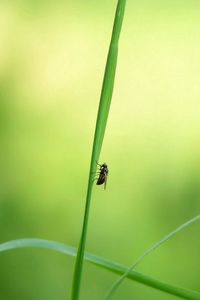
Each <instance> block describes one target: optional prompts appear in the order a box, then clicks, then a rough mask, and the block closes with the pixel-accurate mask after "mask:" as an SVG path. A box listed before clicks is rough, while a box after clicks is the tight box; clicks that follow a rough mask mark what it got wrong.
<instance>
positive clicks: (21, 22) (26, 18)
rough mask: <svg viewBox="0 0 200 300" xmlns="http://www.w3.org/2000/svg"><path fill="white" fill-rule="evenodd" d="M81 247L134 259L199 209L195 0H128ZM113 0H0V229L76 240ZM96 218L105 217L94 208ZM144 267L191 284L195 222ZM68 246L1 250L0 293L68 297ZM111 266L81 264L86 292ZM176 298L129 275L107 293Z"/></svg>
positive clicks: (106, 281) (194, 279) (104, 283)
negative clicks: (102, 181)
mask: <svg viewBox="0 0 200 300" xmlns="http://www.w3.org/2000/svg"><path fill="white" fill-rule="evenodd" d="M128 2H130V3H128V5H127V11H126V16H125V22H124V28H123V32H122V38H121V41H120V52H119V64H118V68H117V78H116V84H115V91H114V96H113V102H112V107H111V111H110V118H109V122H108V127H107V131H106V138H105V141H104V145H103V152H102V156H101V162H104V161H106V162H107V163H108V165H109V167H110V175H109V180H108V188H107V190H106V192H104V191H103V189H101V188H99V187H98V188H95V189H94V198H93V203H92V210H91V219H90V226H89V236H88V241H87V249H88V250H89V251H90V252H94V253H96V254H98V255H102V256H105V257H107V258H111V259H113V260H118V261H119V262H122V263H125V264H128V265H130V264H132V263H133V262H134V260H135V259H136V258H137V257H138V256H139V255H140V254H141V253H142V252H144V250H145V249H146V248H147V247H149V246H150V245H151V244H152V243H153V242H155V241H156V240H158V239H159V238H161V237H162V236H163V235H165V234H166V233H168V232H169V231H170V230H173V229H174V228H175V227H176V226H178V225H179V224H181V223H183V222H185V221H186V220H187V219H189V218H191V217H193V216H195V215H197V214H198V213H199V210H200V203H199V199H200V184H199V183H200V182H199V181H200V176H199V174H200V156H199V152H200V141H199V130H200V122H199V115H200V103H199V94H200V88H199V75H198V74H199V69H200V51H199V47H200V35H199V23H200V21H199V14H198V8H199V5H200V3H198V2H197V1H184V2H183V1H180V0H177V1H164V2H163V1H158V0H157V1H153V0H151V1H146V0H144V1H140V2H137V3H134V1H132V2H131V1H128ZM115 4H116V1H114V0H113V1H99V2H98V3H96V2H94V1H84V2H83V1H76V2H73V1H61V0H60V1H57V2H55V1H47V0H43V1H23V0H15V1H1V3H0V27H1V31H0V99H1V100H0V154H1V155H0V164H1V173H0V179H1V180H0V227H1V235H0V239H1V242H4V241H7V240H10V239H16V238H22V237H40V238H45V239H52V240H57V241H61V242H67V243H68V244H72V245H74V246H77V244H78V241H79V236H80V228H81V224H82V218H83V208H84V201H85V193H86V183H87V176H88V168H89V161H90V154H91V145H92V139H93V134H94V126H95V120H96V114H97V106H98V101H99V93H100V88H101V83H102V77H103V70H104V65H105V58H106V53H107V48H108V44H109V39H110V34H111V28H112V21H113V16H114V10H115ZM102 220H103V222H102ZM198 226H199V225H198V224H196V225H194V227H192V228H190V229H188V230H187V231H185V232H184V233H182V234H180V236H177V237H176V238H174V239H173V240H171V241H169V242H168V243H167V244H166V245H164V246H163V247H162V248H161V249H159V250H158V251H156V252H155V253H154V254H152V255H151V256H150V257H148V258H147V259H146V261H145V262H143V264H142V265H141V267H140V268H139V270H141V271H143V272H146V273H147V274H149V275H152V276H156V277H158V278H160V279H162V280H166V281H169V282H171V283H174V284H177V285H182V286H185V287H188V288H192V289H196V290H199V289H200V286H199V280H198V278H199V276H200V269H199V266H198V263H197V261H198V258H199V257H198V256H199V247H200V244H199V239H198V229H199V227H198ZM73 264H74V260H73V259H71V258H66V257H63V256H60V255H58V254H52V253H49V252H48V251H45V250H28V249H26V250H17V251H16V252H8V253H4V254H1V255H0V265H1V271H0V278H1V280H0V297H1V299H4V300H11V299H20V300H23V299H24V300H25V299H33V300H34V299H37V300H40V299H42V300H45V299H48V300H49V299H52V300H53V299H66V295H67V294H68V293H69V289H70V287H71V276H72V272H73ZM115 278H116V276H115V275H112V274H108V273H107V272H105V271H102V270H98V269H97V268H95V267H93V266H88V265H87V264H86V265H85V271H84V284H83V291H82V296H83V297H82V299H96V300H98V299H101V297H102V295H103V293H104V292H105V290H106V289H107V288H108V287H109V286H110V284H111V283H112V282H113V280H114V279H115ZM133 296H135V298H137V299H146V298H148V299H154V300H155V299H159V300H165V299H172V298H173V297H171V296H169V295H165V294H163V293H160V292H158V291H154V290H150V289H148V288H146V287H144V286H141V285H139V284H135V285H133V284H132V283H130V282H128V281H127V282H126V283H125V284H124V285H123V287H122V288H121V289H120V290H119V291H118V292H117V293H116V296H115V299H127V300H128V299H132V298H133Z"/></svg>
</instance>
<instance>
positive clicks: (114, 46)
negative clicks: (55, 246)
mask: <svg viewBox="0 0 200 300" xmlns="http://www.w3.org/2000/svg"><path fill="white" fill-rule="evenodd" d="M125 3H126V0H118V5H117V9H116V14H115V20H114V25H113V32H112V37H111V42H110V47H109V52H108V57H107V62H106V68H105V73H104V80H103V85H102V91H101V97H100V103H99V110H98V115H97V122H96V130H95V135H94V142H93V149H92V157H91V163H90V172H89V179H88V189H87V196H86V204H85V212H84V219H83V226H82V233H81V238H80V243H79V248H78V253H77V258H76V263H75V269H74V277H73V282H72V294H71V299H72V300H78V299H79V293H80V284H81V276H82V269H83V258H84V252H85V244H86V236H87V228H88V219H89V210H90V202H91V195H92V187H93V175H92V174H94V173H95V171H96V161H98V160H99V155H100V151H101V147H102V143H103V138H104V133H105V128H106V124H107V118H108V113H109V108H110V103H111V98H112V93H113V87H114V79H115V71H116V64H117V54H118V42H119V36H120V32H121V26H122V21H123V16H124V9H125Z"/></svg>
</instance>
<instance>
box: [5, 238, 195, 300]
mask: <svg viewBox="0 0 200 300" xmlns="http://www.w3.org/2000/svg"><path fill="white" fill-rule="evenodd" d="M18 248H43V249H49V250H53V251H57V252H60V253H63V254H65V255H69V256H76V254H77V249H76V248H74V247H71V246H68V245H65V244H62V243H58V242H54V241H48V240H42V239H19V240H13V241H9V242H6V243H2V244H0V252H4V251H8V250H14V249H18ZM84 259H85V260H86V261H88V262H90V263H92V264H94V265H96V266H98V267H100V268H104V269H106V270H108V271H111V272H113V273H116V274H119V275H121V274H124V272H126V271H127V270H129V268H128V267H126V266H123V265H121V264H118V263H116V262H113V261H111V260H108V259H105V258H103V257H100V256H96V255H94V254H91V253H87V252H86V253H85V257H84ZM127 277H128V278H129V279H131V280H134V281H136V282H139V283H141V284H145V285H146V286H149V287H152V288H156V289H158V290H160V291H163V292H166V293H168V294H171V295H174V296H178V297H181V298H184V299H188V300H200V293H198V292H195V291H192V290H188V289H184V288H180V287H176V286H174V285H171V284H168V283H166V282H163V281H160V280H157V279H155V278H152V277H150V276H147V275H145V274H142V273H139V272H136V271H130V272H129V273H128V275H127Z"/></svg>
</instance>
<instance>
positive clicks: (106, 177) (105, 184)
mask: <svg viewBox="0 0 200 300" xmlns="http://www.w3.org/2000/svg"><path fill="white" fill-rule="evenodd" d="M107 179H108V175H107V174H106V175H105V180H104V190H105V189H106V186H107Z"/></svg>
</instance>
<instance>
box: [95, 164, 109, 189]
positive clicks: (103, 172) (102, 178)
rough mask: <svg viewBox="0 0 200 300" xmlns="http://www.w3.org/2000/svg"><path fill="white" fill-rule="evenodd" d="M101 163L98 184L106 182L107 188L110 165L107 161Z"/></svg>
mask: <svg viewBox="0 0 200 300" xmlns="http://www.w3.org/2000/svg"><path fill="white" fill-rule="evenodd" d="M97 165H99V167H100V168H99V177H98V179H97V185H100V184H104V190H105V189H106V183H107V178H108V165H107V164H106V163H104V164H102V165H100V164H98V163H97Z"/></svg>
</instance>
